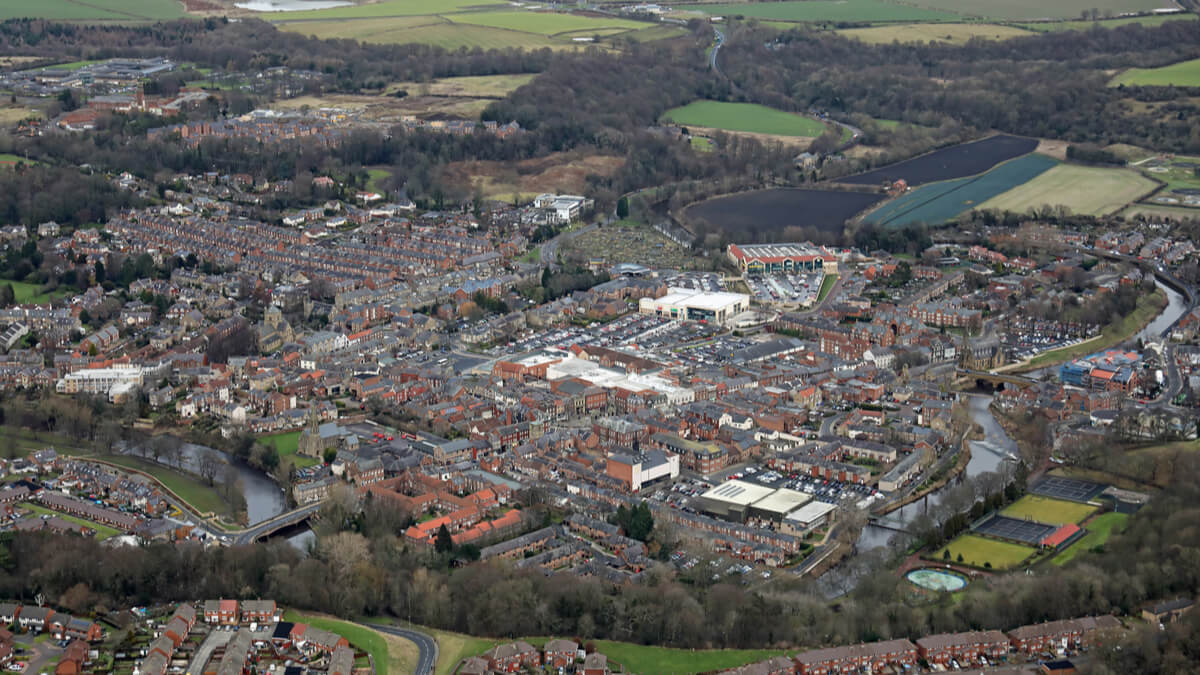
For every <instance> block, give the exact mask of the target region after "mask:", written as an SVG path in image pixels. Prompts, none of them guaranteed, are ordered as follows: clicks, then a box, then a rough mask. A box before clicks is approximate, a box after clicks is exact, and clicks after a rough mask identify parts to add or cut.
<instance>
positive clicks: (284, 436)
mask: <svg viewBox="0 0 1200 675" xmlns="http://www.w3.org/2000/svg"><path fill="white" fill-rule="evenodd" d="M300 433H301V432H300V431H299V430H296V431H284V432H281V433H278V434H270V435H268V436H260V437H259V439H258V442H259V443H263V444H265V445H270V444H271V443H274V444H275V449H276V450H278V451H279V459H280V461H282V462H291V463H292V464H293V465H294V466H295V467H296V468H297V469H304V468H307V467H310V466H312V465H314V464H320V462H319V461H318V460H317V459H316V458H315V457H302V456H300V455H297V454H296V452H297V446H298V445H299V443H300Z"/></svg>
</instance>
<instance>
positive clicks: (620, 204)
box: [617, 197, 629, 220]
mask: <svg viewBox="0 0 1200 675" xmlns="http://www.w3.org/2000/svg"><path fill="white" fill-rule="evenodd" d="M628 217H629V197H621V198H620V199H618V200H617V218H620V219H621V220H624V219H626V218H628Z"/></svg>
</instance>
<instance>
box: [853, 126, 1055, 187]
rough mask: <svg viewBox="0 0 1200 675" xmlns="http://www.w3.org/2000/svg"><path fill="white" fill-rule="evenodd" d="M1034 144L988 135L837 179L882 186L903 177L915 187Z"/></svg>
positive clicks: (979, 168)
mask: <svg viewBox="0 0 1200 675" xmlns="http://www.w3.org/2000/svg"><path fill="white" fill-rule="evenodd" d="M1037 145H1038V142H1037V140H1036V139H1033V138H1021V137H1019V136H1006V135H998V136H990V137H988V138H985V139H983V140H981V141H974V142H971V143H962V144H959V145H955V146H951V147H949V148H942V149H941V150H935V151H933V152H930V153H928V154H925V155H921V156H920V157H914V158H912V159H909V160H905V161H903V162H897V163H895V164H889V165H888V166H884V167H880V168H878V169H875V170H873V171H868V172H866V173H860V174H858V175H857V176H849V177H847V178H839V179H838V182H839V183H848V184H851V185H882V184H884V183H891V182H894V181H896V180H900V179H903V180H905V181H907V182H908V185H909V187H916V186H918V185H924V184H925V183H933V182H936V181H941V180H951V179H954V178H964V177H966V176H974V175H975V174H979V173H983V172H984V171H987V170H988V169H990V168H992V167H993V166H996V165H997V164H999V163H1000V162H1004V161H1007V160H1010V159H1013V158H1014V157H1020V156H1021V155H1026V154H1029V153H1031V152H1033V151H1034V149H1036V148H1037Z"/></svg>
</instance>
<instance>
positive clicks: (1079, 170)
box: [979, 164, 1157, 216]
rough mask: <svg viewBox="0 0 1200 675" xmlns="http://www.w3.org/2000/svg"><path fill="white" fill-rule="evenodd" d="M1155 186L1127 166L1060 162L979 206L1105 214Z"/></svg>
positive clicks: (1018, 211)
mask: <svg viewBox="0 0 1200 675" xmlns="http://www.w3.org/2000/svg"><path fill="white" fill-rule="evenodd" d="M1155 187H1157V185H1156V184H1155V183H1154V181H1152V180H1150V179H1149V178H1146V177H1145V176H1143V175H1141V174H1140V173H1138V172H1136V171H1133V170H1131V169H1106V168H1103V167H1094V166H1078V165H1073V164H1060V165H1058V166H1056V167H1054V168H1052V169H1050V170H1049V171H1046V172H1045V173H1043V174H1041V175H1040V176H1037V177H1036V178H1034V179H1033V180H1030V181H1029V182H1027V183H1024V184H1022V185H1018V186H1017V187H1014V188H1013V189H1011V190H1008V191H1007V192H1004V193H1003V194H998V195H996V196H995V197H993V198H991V199H989V200H987V201H985V202H983V203H982V204H980V205H979V208H981V209H1002V210H1006V211H1014V212H1016V213H1024V212H1025V211H1027V210H1029V209H1030V208H1031V207H1040V206H1044V205H1047V204H1050V205H1053V206H1065V207H1067V208H1069V209H1071V212H1072V213H1077V214H1081V215H1092V216H1099V215H1107V214H1110V213H1113V212H1114V211H1116V210H1118V209H1120V208H1123V207H1124V206H1125V205H1127V204H1129V203H1130V202H1133V201H1136V200H1137V199H1139V198H1140V197H1142V195H1145V194H1147V193H1149V192H1151V191H1152V190H1154V188H1155Z"/></svg>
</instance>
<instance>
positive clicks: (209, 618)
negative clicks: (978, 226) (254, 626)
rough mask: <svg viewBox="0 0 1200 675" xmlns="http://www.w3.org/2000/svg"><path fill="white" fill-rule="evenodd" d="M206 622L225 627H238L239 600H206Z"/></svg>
mask: <svg viewBox="0 0 1200 675" xmlns="http://www.w3.org/2000/svg"><path fill="white" fill-rule="evenodd" d="M204 621H205V622H206V623H216V624H221V625H225V626H236V625H237V622H238V601H237V600H205V601H204Z"/></svg>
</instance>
